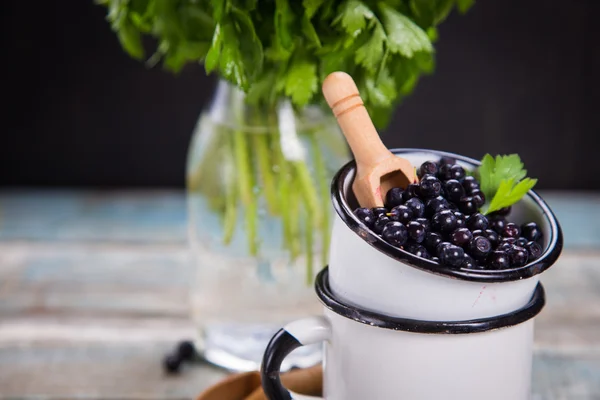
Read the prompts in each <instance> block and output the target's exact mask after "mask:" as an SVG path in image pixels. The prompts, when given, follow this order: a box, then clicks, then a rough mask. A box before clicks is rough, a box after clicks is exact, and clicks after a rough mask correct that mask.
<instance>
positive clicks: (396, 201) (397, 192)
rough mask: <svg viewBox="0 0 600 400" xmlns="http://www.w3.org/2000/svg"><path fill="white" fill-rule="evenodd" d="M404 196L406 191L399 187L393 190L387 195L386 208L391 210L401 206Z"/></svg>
mask: <svg viewBox="0 0 600 400" xmlns="http://www.w3.org/2000/svg"><path fill="white" fill-rule="evenodd" d="M403 195H404V189H402V188H399V187H395V188H391V189H390V190H388V191H387V193H386V194H385V206H386V207H387V208H389V209H392V208H394V207H396V206H399V205H400V204H402V202H403V198H404V196H403Z"/></svg>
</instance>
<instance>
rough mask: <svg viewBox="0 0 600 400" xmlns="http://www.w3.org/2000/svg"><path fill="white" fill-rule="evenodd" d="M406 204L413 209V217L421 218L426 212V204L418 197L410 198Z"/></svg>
mask: <svg viewBox="0 0 600 400" xmlns="http://www.w3.org/2000/svg"><path fill="white" fill-rule="evenodd" d="M404 205H405V206H406V207H408V208H410V209H411V211H412V215H413V218H421V217H422V216H423V214H425V204H423V202H422V201H421V199H418V198H416V197H413V198H412V199H408V201H407V202H406V203H404Z"/></svg>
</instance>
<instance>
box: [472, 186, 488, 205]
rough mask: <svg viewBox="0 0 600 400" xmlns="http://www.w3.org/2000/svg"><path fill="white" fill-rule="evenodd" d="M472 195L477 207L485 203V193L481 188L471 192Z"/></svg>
mask: <svg viewBox="0 0 600 400" xmlns="http://www.w3.org/2000/svg"><path fill="white" fill-rule="evenodd" d="M471 197H472V198H473V203H475V205H476V206H477V208H481V207H483V205H484V204H485V194H483V192H482V191H481V190H474V191H473V192H472V193H471Z"/></svg>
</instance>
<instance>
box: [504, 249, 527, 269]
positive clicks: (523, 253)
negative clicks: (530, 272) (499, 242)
mask: <svg viewBox="0 0 600 400" xmlns="http://www.w3.org/2000/svg"><path fill="white" fill-rule="evenodd" d="M508 256H509V258H510V265H511V267H522V266H523V265H525V264H527V258H528V254H527V250H526V249H524V248H523V247H521V246H516V245H513V247H512V249H510V250H509V252H508Z"/></svg>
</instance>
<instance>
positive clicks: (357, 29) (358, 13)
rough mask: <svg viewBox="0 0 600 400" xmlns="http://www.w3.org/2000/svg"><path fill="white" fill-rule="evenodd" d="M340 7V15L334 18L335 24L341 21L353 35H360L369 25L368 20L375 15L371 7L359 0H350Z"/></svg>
mask: <svg viewBox="0 0 600 400" xmlns="http://www.w3.org/2000/svg"><path fill="white" fill-rule="evenodd" d="M340 9H341V11H340V15H339V17H338V18H337V19H336V20H334V24H337V23H338V22H339V23H340V24H341V25H342V27H344V29H345V30H346V32H347V33H348V34H349V35H350V36H351V37H357V36H358V35H360V34H361V32H362V31H363V30H364V29H365V28H366V26H367V20H370V19H372V18H373V17H374V16H375V14H373V11H371V9H370V8H369V7H367V6H366V5H365V4H364V3H363V2H362V1H358V0H349V1H347V2H346V3H345V4H342V5H341V6H340Z"/></svg>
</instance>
